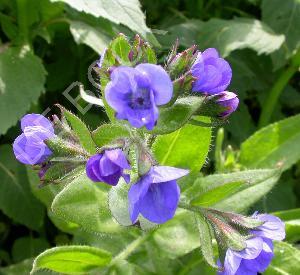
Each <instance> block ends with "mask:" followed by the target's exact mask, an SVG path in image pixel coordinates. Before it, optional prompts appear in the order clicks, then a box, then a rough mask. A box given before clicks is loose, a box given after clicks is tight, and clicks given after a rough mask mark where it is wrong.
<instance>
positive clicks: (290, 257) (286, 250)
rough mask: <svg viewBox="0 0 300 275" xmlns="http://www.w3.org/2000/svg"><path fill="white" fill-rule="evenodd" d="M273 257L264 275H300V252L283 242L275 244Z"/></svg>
mask: <svg viewBox="0 0 300 275" xmlns="http://www.w3.org/2000/svg"><path fill="white" fill-rule="evenodd" d="M274 252H275V256H274V258H273V259H272V262H271V264H270V265H269V267H268V269H267V270H266V271H265V272H264V274H266V275H287V274H291V275H292V274H295V275H296V274H299V273H300V251H299V249H297V248H295V247H293V246H292V245H290V244H288V243H285V242H275V246H274Z"/></svg>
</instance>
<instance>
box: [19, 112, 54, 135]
mask: <svg viewBox="0 0 300 275" xmlns="http://www.w3.org/2000/svg"><path fill="white" fill-rule="evenodd" d="M31 126H40V127H41V128H45V129H47V130H48V131H50V132H52V133H54V129H53V126H52V124H51V122H50V121H49V120H48V119H47V118H45V117H44V116H42V115H40V114H27V115H25V116H23V117H22V119H21V128H22V131H23V132H24V131H25V128H26V127H31Z"/></svg>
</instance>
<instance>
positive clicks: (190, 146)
mask: <svg viewBox="0 0 300 275" xmlns="http://www.w3.org/2000/svg"><path fill="white" fill-rule="evenodd" d="M210 140H211V128H209V127H200V126H194V125H189V124H187V125H185V126H183V127H182V128H180V129H179V130H177V131H175V132H173V133H171V134H167V135H163V136H158V137H157V138H156V140H155V143H154V144H153V152H154V155H155V157H156V159H157V160H158V162H159V164H160V165H168V166H174V167H181V168H188V169H190V170H191V171H199V170H200V169H201V167H202V166H203V164H204V162H205V159H206V156H207V153H208V150H209V146H210Z"/></svg>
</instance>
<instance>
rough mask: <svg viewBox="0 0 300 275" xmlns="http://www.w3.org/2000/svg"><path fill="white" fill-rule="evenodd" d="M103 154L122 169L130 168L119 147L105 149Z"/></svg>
mask: <svg viewBox="0 0 300 275" xmlns="http://www.w3.org/2000/svg"><path fill="white" fill-rule="evenodd" d="M105 155H106V156H107V158H109V159H110V160H111V161H112V162H113V163H114V164H116V165H118V166H120V167H121V168H123V169H130V168H131V167H130V165H129V163H128V160H127V159H126V157H125V154H124V152H123V151H122V150H121V149H119V148H118V149H113V150H106V151H105Z"/></svg>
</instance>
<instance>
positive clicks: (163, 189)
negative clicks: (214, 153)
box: [128, 166, 189, 224]
mask: <svg viewBox="0 0 300 275" xmlns="http://www.w3.org/2000/svg"><path fill="white" fill-rule="evenodd" d="M188 173H189V171H188V170H184V169H178V168H174V167H168V166H153V167H152V168H151V169H150V171H149V172H148V173H147V174H146V175H145V176H143V177H142V178H141V179H140V180H139V181H138V182H137V183H136V184H133V185H132V186H131V187H130V189H129V192H128V199H129V214H130V218H131V221H132V223H135V222H136V221H137V219H138V215H139V214H141V215H142V216H143V217H144V218H146V219H147V220H149V221H151V222H154V223H158V224H161V223H165V222H166V221H168V220H169V219H171V218H173V216H174V214H175V211H176V209H177V206H178V202H179V197H180V188H179V186H178V184H177V182H176V180H177V179H179V178H181V177H184V176H186V175H187V174H188Z"/></svg>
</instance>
